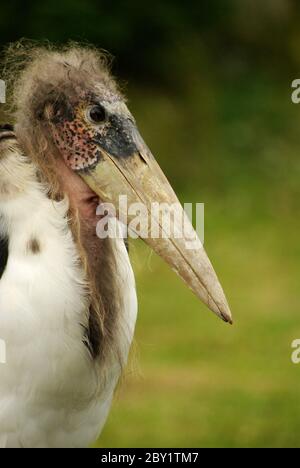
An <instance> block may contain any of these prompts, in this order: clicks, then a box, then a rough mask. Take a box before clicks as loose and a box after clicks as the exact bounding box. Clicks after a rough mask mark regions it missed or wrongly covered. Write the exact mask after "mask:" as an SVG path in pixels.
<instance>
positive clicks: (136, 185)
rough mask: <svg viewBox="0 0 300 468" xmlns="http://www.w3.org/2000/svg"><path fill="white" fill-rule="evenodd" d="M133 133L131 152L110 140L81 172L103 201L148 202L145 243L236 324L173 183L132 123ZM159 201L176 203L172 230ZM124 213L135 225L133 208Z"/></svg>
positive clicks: (146, 203) (166, 205)
mask: <svg viewBox="0 0 300 468" xmlns="http://www.w3.org/2000/svg"><path fill="white" fill-rule="evenodd" d="M131 138H132V141H133V144H132V145H131V151H128V147H127V150H126V151H124V152H123V153H122V150H120V148H118V150H117V151H112V150H110V151H109V149H111V148H109V147H108V145H103V144H101V143H100V142H99V145H98V146H99V151H100V153H101V158H100V160H99V162H98V163H97V165H96V166H94V167H93V168H92V169H89V170H88V171H84V172H82V173H81V176H82V177H83V178H84V180H85V182H86V183H87V184H88V185H89V186H90V187H91V188H92V190H93V191H94V192H95V193H97V194H98V195H99V197H100V198H101V200H103V201H105V202H108V203H112V204H113V205H114V206H115V207H116V208H117V207H118V206H119V197H120V195H126V196H127V201H128V206H130V204H133V203H135V204H136V203H139V204H140V203H142V204H143V205H144V206H145V207H146V208H145V210H144V211H143V216H144V217H148V220H147V222H145V226H148V227H147V234H148V235H146V236H143V238H144V240H145V242H146V243H147V244H148V245H149V246H150V247H151V248H152V249H153V250H154V251H155V252H156V253H157V254H158V255H159V256H160V257H162V258H163V259H164V260H165V261H166V262H167V263H168V264H169V265H170V267H171V268H172V269H173V270H175V271H176V273H177V274H178V275H179V276H180V277H181V278H182V279H183V281H184V282H185V283H186V284H187V285H188V286H189V287H190V288H191V289H192V291H193V292H194V293H195V294H196V295H197V296H198V297H199V298H200V299H201V300H202V301H203V302H204V303H205V304H206V305H207V306H208V307H209V308H210V309H211V310H212V311H213V312H214V313H215V314H217V315H218V316H219V317H220V318H221V319H222V320H224V321H225V322H229V323H232V318H231V313H230V309H229V306H228V304H227V301H226V298H225V295H224V292H223V289H222V287H221V285H220V283H219V280H218V278H217V275H216V273H215V271H214V269H213V267H212V265H211V263H210V261H209V258H208V256H207V255H206V253H205V250H204V248H203V246H202V244H201V242H200V240H199V238H198V236H197V234H196V232H195V231H194V229H193V227H192V225H191V223H190V221H189V220H188V218H187V215H186V214H185V213H184V211H183V209H182V207H181V205H180V203H179V201H178V199H177V197H176V195H175V193H174V191H173V189H172V187H171V186H170V184H169V182H168V180H167V179H166V177H165V175H164V174H163V172H162V170H161V169H160V167H159V165H158V164H157V162H156V160H155V159H154V157H153V156H152V154H151V153H150V151H149V149H148V148H147V146H146V145H145V143H144V142H143V140H142V138H141V137H140V135H139V133H138V130H137V129H136V127H135V126H132V129H131ZM112 153H113V154H112ZM153 203H155V204H157V203H160V204H161V203H162V204H164V205H163V206H164V210H170V211H172V210H173V208H174V207H176V209H175V211H176V214H177V216H170V217H169V218H168V219H170V222H171V226H168V227H169V228H171V229H169V230H168V233H167V235H166V232H165V231H166V226H164V223H163V222H162V219H161V213H158V214H156V215H155V214H154V213H153V209H152V207H153ZM156 206H157V205H156ZM168 207H170V208H168ZM172 207H173V208H172ZM173 214H174V211H173ZM180 214H181V215H182V216H180ZM124 216H125V217H126V218H127V223H129V224H130V222H131V221H132V220H133V218H134V215H133V214H130V210H128V212H127V213H121V212H118V217H120V218H122V219H124ZM149 219H150V220H151V223H149V222H148V221H149ZM182 220H184V226H185V227H184V230H183V229H182ZM153 231H155V232H156V233H158V232H159V236H157V235H156V236H153V235H152V234H153ZM182 231H183V232H182Z"/></svg>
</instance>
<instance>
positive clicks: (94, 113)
mask: <svg viewBox="0 0 300 468" xmlns="http://www.w3.org/2000/svg"><path fill="white" fill-rule="evenodd" d="M86 118H87V120H88V121H89V122H91V123H92V124H96V125H97V124H101V123H103V122H105V121H106V118H107V114H106V110H105V108H104V107H103V106H101V105H100V104H95V105H94V106H90V107H88V108H87V110H86Z"/></svg>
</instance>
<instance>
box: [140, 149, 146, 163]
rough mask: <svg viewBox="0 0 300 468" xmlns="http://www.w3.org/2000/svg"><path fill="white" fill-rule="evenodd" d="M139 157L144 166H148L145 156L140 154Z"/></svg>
mask: <svg viewBox="0 0 300 468" xmlns="http://www.w3.org/2000/svg"><path fill="white" fill-rule="evenodd" d="M139 157H140V160H141V161H142V163H143V164H148V163H147V161H146V159H145V158H144V156H143V155H142V154H141V153H140V152H139Z"/></svg>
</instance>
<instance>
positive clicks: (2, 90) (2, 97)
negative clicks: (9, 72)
mask: <svg viewBox="0 0 300 468" xmlns="http://www.w3.org/2000/svg"><path fill="white" fill-rule="evenodd" d="M5 102H6V86H5V81H3V80H0V104H4V103H5Z"/></svg>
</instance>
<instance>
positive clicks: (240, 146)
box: [0, 0, 300, 447]
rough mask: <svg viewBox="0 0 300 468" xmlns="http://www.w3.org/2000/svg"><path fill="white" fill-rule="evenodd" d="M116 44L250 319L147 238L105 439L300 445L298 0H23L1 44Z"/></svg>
mask: <svg viewBox="0 0 300 468" xmlns="http://www.w3.org/2000/svg"><path fill="white" fill-rule="evenodd" d="M23 36H25V37H28V38H33V39H49V40H50V41H56V42H63V41H66V40H68V39H75V40H79V41H89V42H92V43H94V44H96V45H98V46H100V47H102V48H104V49H106V50H109V51H110V52H111V53H112V54H113V55H114V56H115V57H116V58H115V61H114V65H113V71H114V74H115V75H117V76H118V77H119V78H120V79H121V82H122V83H123V87H125V89H126V92H127V95H128V97H129V105H130V108H131V110H132V111H133V113H134V115H135V117H136V118H137V121H138V123H139V126H140V130H141V132H142V134H143V136H144V138H145V140H146V141H147V143H148V144H149V146H150V147H151V149H152V151H153V153H154V154H155V155H156V157H157V159H158V160H159V162H160V164H161V166H162V168H163V169H164V171H165V172H166V174H167V175H168V177H169V179H170V181H171V183H172V185H173V186H174V188H175V189H176V191H177V192H178V194H179V197H180V199H181V201H182V202H191V201H193V202H204V203H205V210H206V213H205V216H206V219H205V236H206V240H205V245H206V250H207V251H208V253H209V255H210V258H211V260H212V261H213V263H214V266H215V268H216V270H217V272H218V275H219V277H220V279H221V281H222V284H223V287H224V289H225V291H226V294H227V297H228V300H229V302H230V304H231V307H232V311H233V315H234V321H235V324H234V326H233V327H230V326H227V325H225V324H223V323H221V321H219V320H218V319H217V318H216V317H215V316H213V315H212V314H211V313H210V312H209V311H208V310H207V309H206V308H205V307H204V306H203V305H202V304H201V303H200V302H199V301H198V300H197V299H196V298H195V297H194V296H193V295H192V294H191V293H190V292H189V291H188V290H187V288H186V287H185V286H184V285H183V284H182V283H181V282H180V280H179V279H178V278H177V277H176V276H175V275H174V274H173V273H172V272H171V271H169V270H168V268H167V267H166V266H165V265H164V264H163V263H162V262H161V261H160V260H159V259H158V258H157V257H155V256H154V255H151V254H150V252H149V250H147V249H146V248H145V247H144V246H143V245H142V244H141V243H139V242H134V243H132V245H131V253H132V261H133V264H134V268H135V271H136V276H137V286H138V295H139V304H140V313H139V319H138V324H137V333H136V344H135V350H134V352H133V354H134V357H133V359H132V361H131V364H130V366H129V367H128V369H127V371H126V373H125V378H124V381H123V383H122V384H121V385H120V386H119V389H118V391H117V393H116V397H115V401H114V405H113V409H112V411H111V413H110V417H109V420H108V423H107V425H106V427H105V430H104V432H103V434H102V436H101V438H100V440H99V442H98V444H97V445H98V446H100V447H101V446H102V447H137V446H144V447H163V446H169V447H193V446H194V447H198V446H206V447H241V446H244V447H248V446H250V447H254V446H255V447H266V446H274V447H276V446H277V447H278V446H282V447H286V446H299V445H300V442H299V440H300V439H299V433H300V401H299V396H300V385H299V384H300V365H298V366H297V365H294V364H292V363H291V352H292V350H291V342H292V341H293V340H294V339H296V338H300V316H299V314H300V303H299V302H300V301H299V288H300V286H299V283H300V267H299V260H300V246H299V239H298V237H299V227H300V219H299V195H300V184H299V180H300V134H299V129H300V105H299V106H297V105H294V104H292V102H291V82H292V81H293V80H294V79H295V78H300V4H299V2H297V1H292V0H265V1H264V2H261V1H260V0H228V1H226V0H223V1H222V0H207V1H201V2H191V1H185V2H182V1H179V0H176V1H162V2H157V3H153V2H140V1H130V0H127V1H117V0H114V1H96V0H94V1H93V0H60V2H51V1H50V0H32V1H29V0H25V1H22V2H17V1H15V0H10V2H5V4H2V5H1V15H0V43H1V45H5V44H7V43H8V42H11V41H14V40H16V39H19V38H21V37H23Z"/></svg>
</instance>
